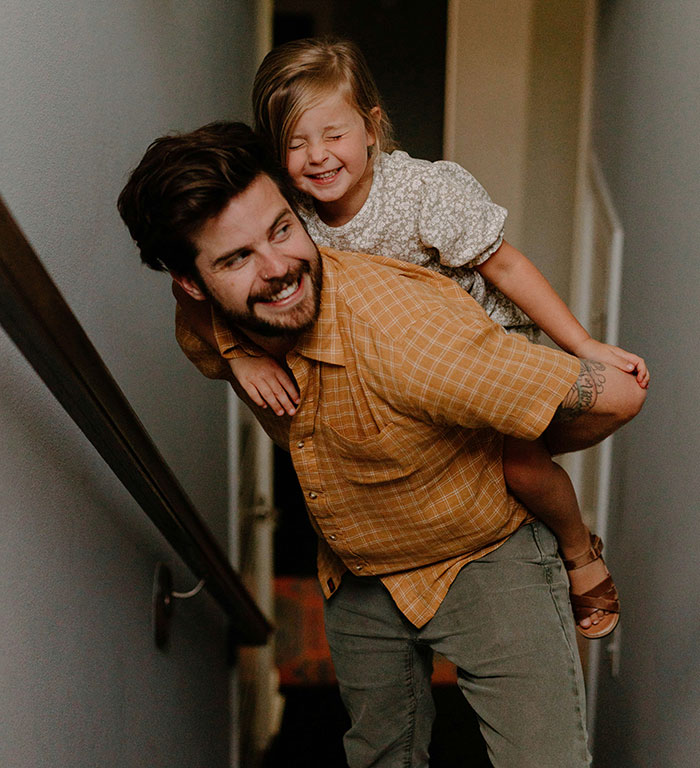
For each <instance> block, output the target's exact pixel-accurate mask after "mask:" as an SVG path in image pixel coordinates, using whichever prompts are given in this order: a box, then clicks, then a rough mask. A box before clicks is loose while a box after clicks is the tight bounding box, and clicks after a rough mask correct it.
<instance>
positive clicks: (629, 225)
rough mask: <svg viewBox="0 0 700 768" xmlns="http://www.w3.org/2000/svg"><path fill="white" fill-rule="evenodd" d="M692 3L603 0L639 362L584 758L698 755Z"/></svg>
mask: <svg viewBox="0 0 700 768" xmlns="http://www.w3.org/2000/svg"><path fill="white" fill-rule="evenodd" d="M698 83H700V7H699V6H698V3H697V2H696V0H684V1H681V0H675V1H673V2H671V1H670V0H666V1H665V2H659V0H636V1H635V2H632V0H616V2H606V3H601V16H600V27H599V51H598V75H597V107H596V136H595V145H596V149H597V151H598V153H599V155H600V157H601V160H602V163H603V167H604V169H605V173H606V175H607V179H608V181H609V183H610V186H611V188H612V192H613V198H614V200H615V203H616V205H617V206H618V209H619V213H620V215H621V218H622V222H623V224H624V228H625V256H624V258H625V267H624V285H623V315H622V327H621V342H622V344H623V346H626V347H627V348H628V349H633V350H636V351H638V352H640V353H643V354H644V355H645V356H646V358H647V360H648V362H649V364H650V366H651V371H652V382H651V389H650V394H649V398H648V400H647V404H646V406H645V409H644V411H643V413H642V414H641V415H640V416H639V417H638V418H637V419H636V421H635V422H634V423H633V424H631V425H630V426H629V427H626V428H625V430H623V432H622V433H621V434H620V435H619V437H618V438H616V440H617V442H616V446H617V447H616V451H617V456H618V467H619V468H621V469H618V484H617V489H618V506H617V515H616V519H615V521H614V523H615V526H614V530H613V532H612V533H613V534H614V539H613V541H614V558H613V559H612V563H613V565H614V566H615V574H616V578H617V580H618V584H619V587H620V590H621V592H622V596H623V620H622V624H623V626H622V637H621V641H622V642H621V657H620V662H621V667H620V675H619V677H618V678H612V677H611V675H610V670H609V665H608V664H605V665H604V666H603V669H602V678H601V691H600V701H599V707H598V712H597V723H598V727H597V739H596V744H595V748H596V766H599V767H600V768H602V767H603V766H611V768H612V766H614V767H615V768H647V767H648V768H658V766H669V767H672V768H691V766H696V765H697V764H698V759H699V757H698V756H699V755H700V690H699V688H700V669H699V665H698V658H699V655H698V625H699V618H700V616H699V609H698V606H699V605H700V589H699V574H698V541H700V525H699V522H698V521H699V518H700V515H699V514H698V513H699V512H700V472H698V455H700V407H699V405H698V403H699V402H700V401H699V399H698V396H697V383H698V380H699V378H700V375H699V374H700V363H699V362H698V339H700V313H699V312H698V307H699V306H700V253H699V250H700V248H699V246H698V243H700V216H699V215H698V214H699V212H700V204H699V202H698V201H700V128H699V126H700V96H699V94H700V91H699V90H698Z"/></svg>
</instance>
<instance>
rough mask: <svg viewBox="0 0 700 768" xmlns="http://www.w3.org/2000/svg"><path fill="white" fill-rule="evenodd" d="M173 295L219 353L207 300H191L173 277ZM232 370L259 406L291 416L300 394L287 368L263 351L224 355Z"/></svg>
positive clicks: (189, 323) (186, 317) (187, 316)
mask: <svg viewBox="0 0 700 768" xmlns="http://www.w3.org/2000/svg"><path fill="white" fill-rule="evenodd" d="M172 291H173V295H174V296H175V298H176V299H177V303H178V304H179V305H180V309H181V310H182V313H183V314H184V316H185V319H186V321H187V323H188V325H189V326H190V327H191V328H192V330H193V331H194V332H195V333H196V334H197V335H198V336H199V337H200V338H202V339H203V340H204V341H205V342H206V343H207V344H209V346H210V347H212V349H214V350H216V352H217V353H218V352H219V346H218V344H217V343H216V337H215V336H214V327H213V326H212V323H211V306H210V304H209V302H208V301H197V300H195V299H193V298H192V297H191V296H190V295H189V294H188V293H187V292H186V291H184V290H183V289H182V288H181V287H180V285H179V284H178V283H177V282H176V281H175V280H173V284H172ZM226 362H228V364H229V367H230V368H231V372H232V373H233V375H234V376H235V377H236V379H237V380H238V383H239V384H240V385H241V386H242V387H243V389H244V390H245V392H246V394H247V395H248V397H250V399H251V400H252V401H253V402H254V403H255V404H256V405H259V406H260V407H261V408H267V407H268V406H270V408H272V410H273V411H274V412H275V413H276V414H277V415H278V416H282V415H284V414H285V413H288V414H289V415H290V416H293V415H294V413H296V407H297V405H298V404H299V393H298V391H297V388H296V386H295V384H294V382H293V381H292V379H291V378H290V377H289V376H288V375H287V373H286V371H285V370H284V369H283V368H282V367H281V366H280V365H279V364H278V363H277V361H276V360H274V359H273V358H272V357H269V356H268V355H266V354H263V353H262V350H261V354H260V356H259V357H249V356H243V357H234V358H226Z"/></svg>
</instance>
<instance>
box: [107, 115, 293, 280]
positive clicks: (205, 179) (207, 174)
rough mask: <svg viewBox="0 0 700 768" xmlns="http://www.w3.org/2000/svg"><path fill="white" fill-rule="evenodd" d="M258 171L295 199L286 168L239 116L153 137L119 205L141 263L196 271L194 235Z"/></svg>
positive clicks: (193, 273) (182, 272)
mask: <svg viewBox="0 0 700 768" xmlns="http://www.w3.org/2000/svg"><path fill="white" fill-rule="evenodd" d="M261 175H267V176H269V177H270V178H271V179H272V180H273V181H274V182H275V183H276V184H277V186H278V188H279V190H280V192H281V194H282V195H283V196H284V197H285V198H286V199H287V201H288V202H289V203H290V205H291V206H292V207H294V202H293V201H294V193H293V191H292V188H291V185H290V183H289V181H288V178H287V175H286V172H285V171H283V170H282V169H281V168H280V167H279V166H278V164H277V163H276V162H275V161H274V160H273V158H272V155H271V153H270V151H269V150H268V148H267V147H266V146H265V145H264V144H263V142H262V141H261V140H260V139H259V138H258V137H257V136H256V135H255V134H254V133H253V131H252V130H251V129H250V128H249V127H248V126H247V125H245V124H243V123H227V122H218V123H210V124H209V125H205V126H203V127H202V128H198V129H197V130H196V131H192V132H191V133H184V134H173V135H168V136H163V137H161V138H160V139H156V140H155V141H154V142H153V143H152V144H151V145H150V146H149V148H148V149H147V151H146V154H145V155H144V156H143V159H142V160H141V162H140V163H139V164H138V166H137V167H136V168H135V169H134V171H133V172H132V173H131V176H130V177H129V181H128V182H127V184H126V186H125V187H124V189H123V190H122V192H121V194H120V195H119V201H118V203H117V207H118V208H119V213H120V215H121V217H122V219H123V220H124V223H125V224H126V226H127V227H128V228H129V232H130V233H131V236H132V237H133V239H134V240H135V241H136V245H137V246H138V248H139V251H140V252H141V260H142V261H143V262H144V264H146V265H148V266H149V267H151V269H158V270H167V271H170V272H173V273H175V274H178V275H184V276H187V277H197V270H196V267H195V264H194V261H195V258H196V257H197V250H196V248H195V246H194V242H193V238H194V236H195V235H196V234H197V232H198V231H199V230H200V229H201V227H202V226H204V224H205V223H206V222H207V221H208V220H209V219H211V218H212V217H214V216H217V215H218V214H219V213H221V211H223V209H224V208H225V207H226V206H227V205H228V203H229V202H230V201H231V200H232V199H233V198H234V197H236V196H238V195H240V194H241V193H242V192H245V190H246V189H248V187H249V186H250V185H251V184H252V183H253V182H254V181H255V179H256V178H257V177H258V176H261Z"/></svg>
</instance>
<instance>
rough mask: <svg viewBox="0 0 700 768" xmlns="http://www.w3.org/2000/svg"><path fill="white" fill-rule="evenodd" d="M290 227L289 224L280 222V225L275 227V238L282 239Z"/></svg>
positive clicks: (287, 233)
mask: <svg viewBox="0 0 700 768" xmlns="http://www.w3.org/2000/svg"><path fill="white" fill-rule="evenodd" d="M291 228H292V225H291V224H289V223H288V224H282V225H281V226H279V227H277V229H276V230H275V240H283V239H284V238H285V237H287V236H288V235H289V233H290V230H291Z"/></svg>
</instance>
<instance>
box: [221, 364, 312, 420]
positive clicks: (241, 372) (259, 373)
mask: <svg viewBox="0 0 700 768" xmlns="http://www.w3.org/2000/svg"><path fill="white" fill-rule="evenodd" d="M228 363H229V365H230V366H231V370H232V371H233V375H234V376H235V377H236V379H238V383H239V384H240V385H241V386H242V387H243V389H244V390H245V391H246V393H247V395H248V397H250V399H251V400H252V401H253V402H254V403H255V404H256V405H259V406H260V407H261V408H267V407H268V405H269V406H270V408H272V410H273V411H274V412H275V413H276V414H277V415H278V416H284V414H285V413H288V414H289V415H290V416H293V415H294V414H295V413H296V410H297V405H299V393H298V392H297V388H296V386H295V384H294V382H293V381H292V380H291V379H290V378H289V376H288V375H287V374H286V373H285V371H284V370H283V369H282V367H281V366H280V365H278V363H277V362H275V360H273V359H272V358H271V357H267V356H265V357H238V358H235V359H232V360H229V361H228Z"/></svg>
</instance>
